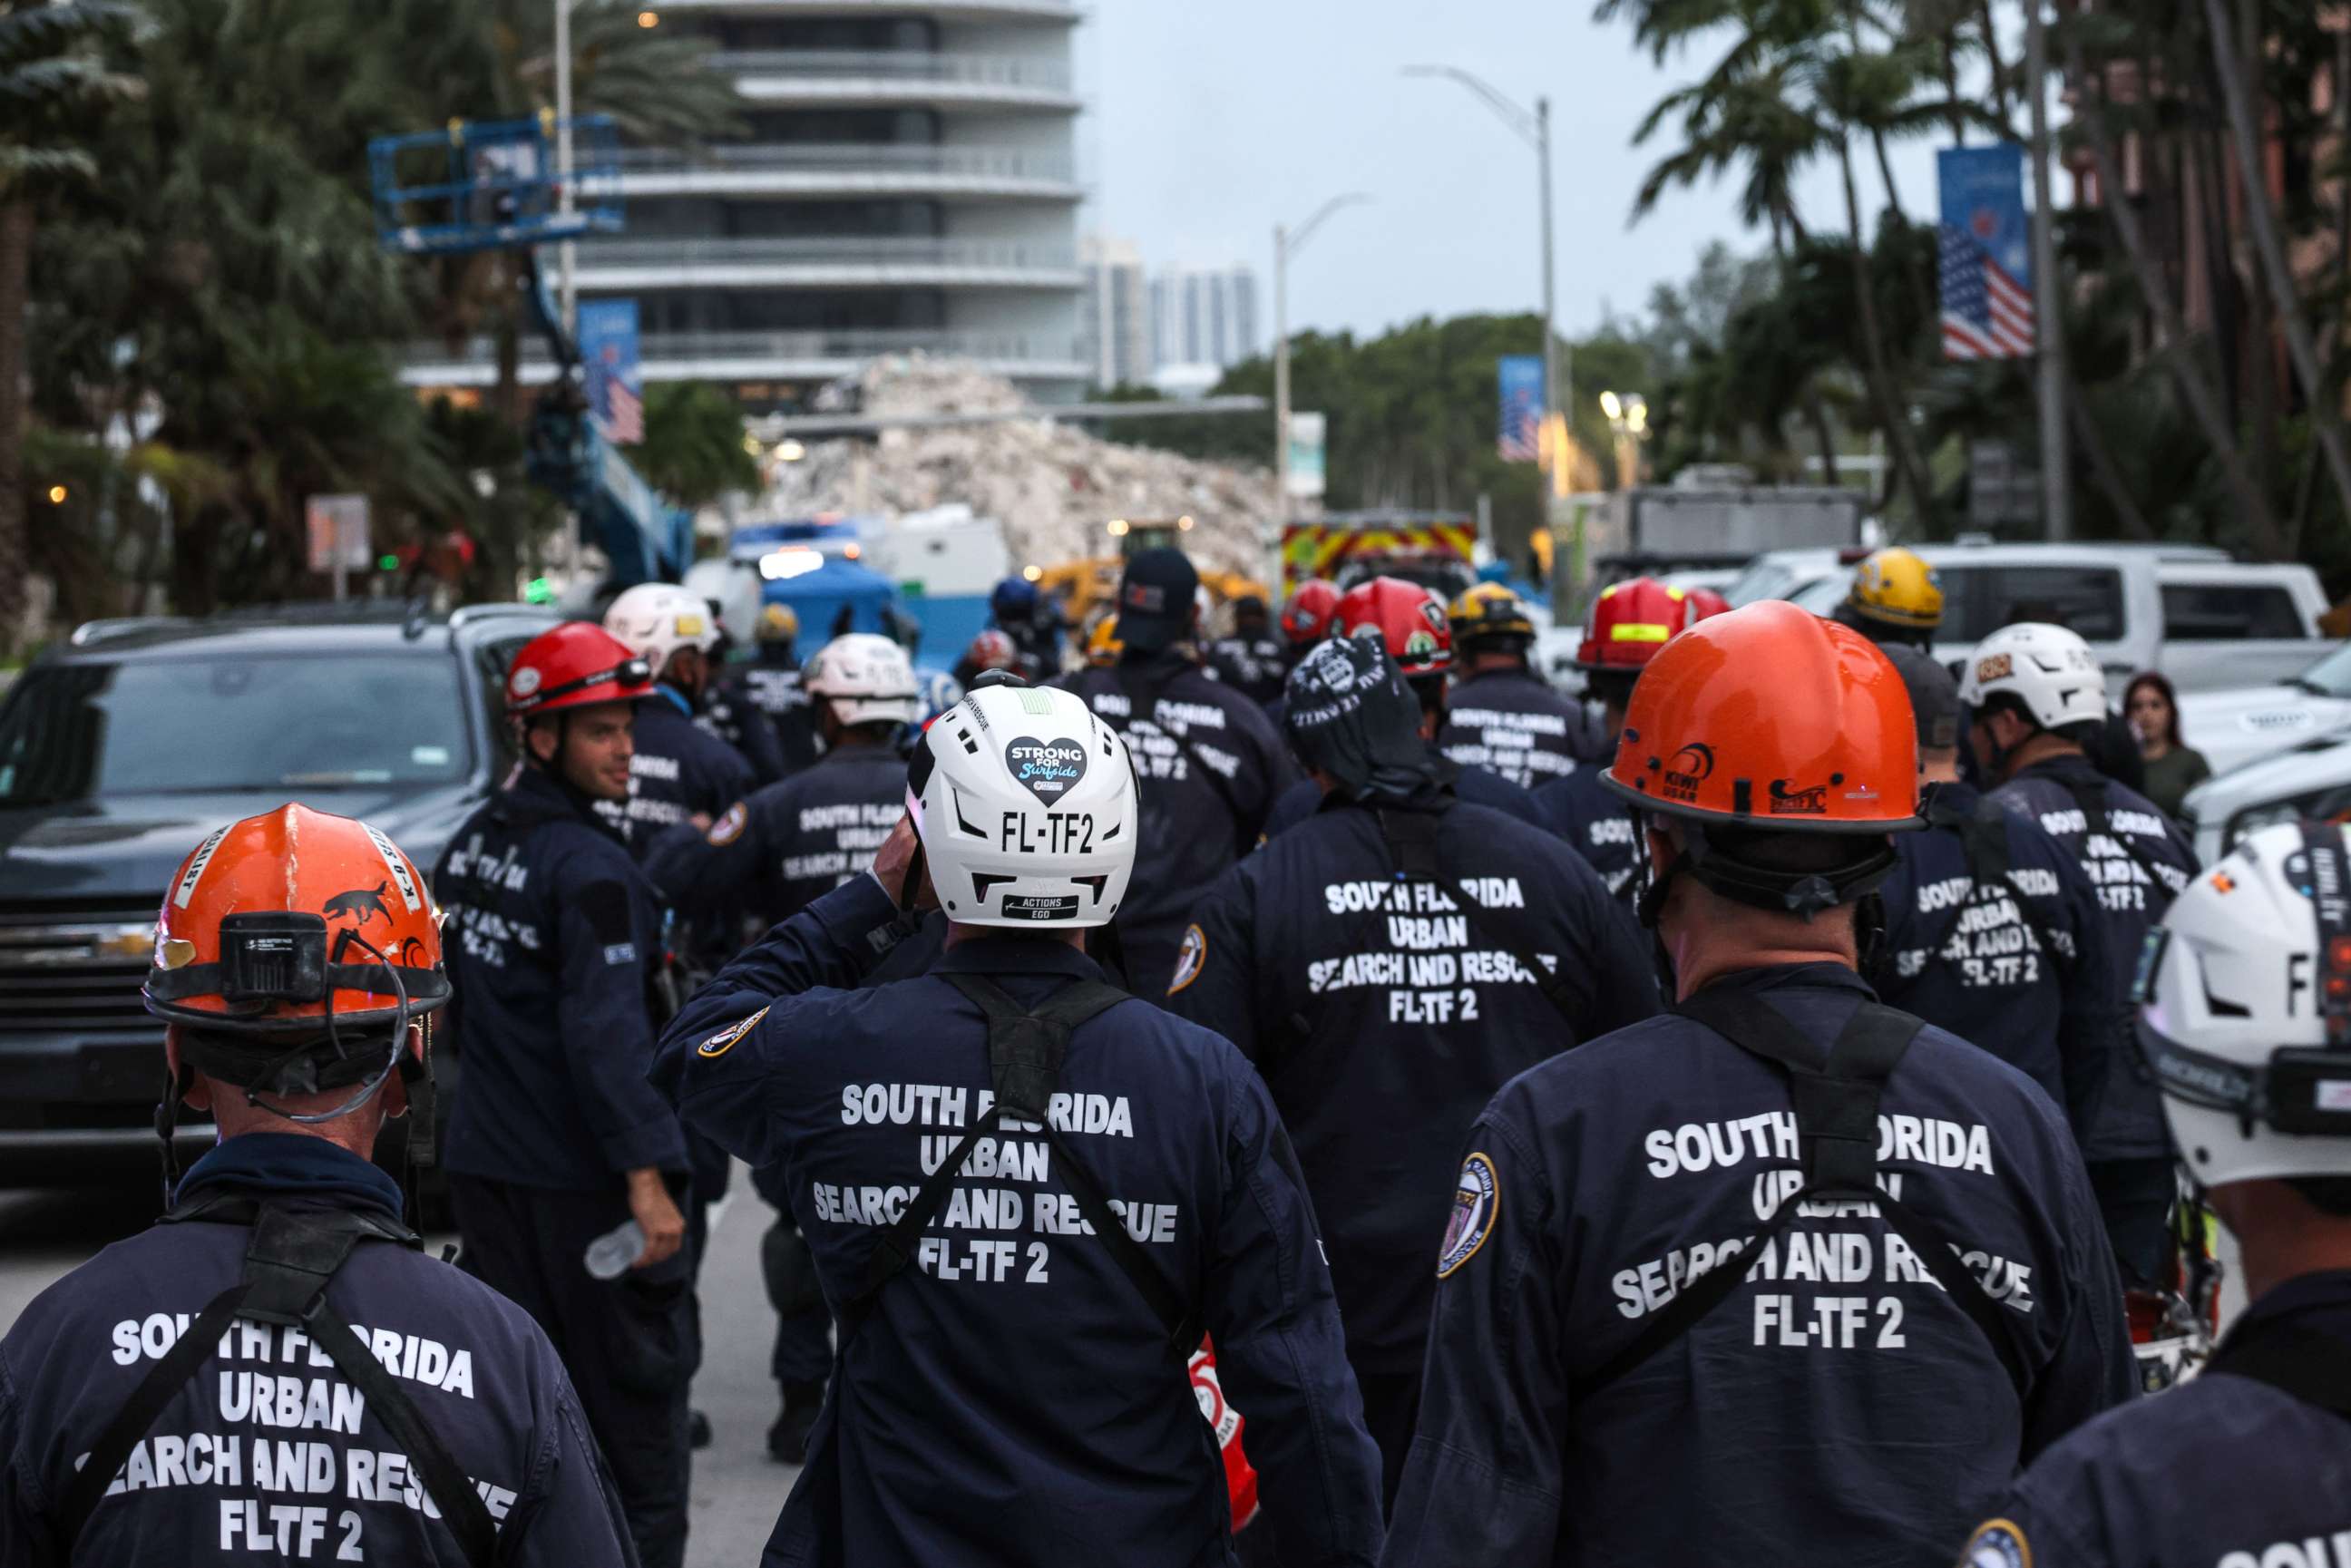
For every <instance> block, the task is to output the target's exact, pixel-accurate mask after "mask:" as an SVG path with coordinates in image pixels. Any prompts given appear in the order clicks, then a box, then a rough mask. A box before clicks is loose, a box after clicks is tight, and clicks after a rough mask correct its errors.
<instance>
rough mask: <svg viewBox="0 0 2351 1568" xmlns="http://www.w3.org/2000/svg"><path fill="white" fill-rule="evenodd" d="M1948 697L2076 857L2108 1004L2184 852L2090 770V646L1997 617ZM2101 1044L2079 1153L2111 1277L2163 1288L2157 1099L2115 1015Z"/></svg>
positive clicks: (2163, 1141) (2125, 990) (2099, 715)
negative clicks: (2101, 1220)
mask: <svg viewBox="0 0 2351 1568" xmlns="http://www.w3.org/2000/svg"><path fill="white" fill-rule="evenodd" d="M1959 700H1960V701H1961V702H1962V703H1964V704H1966V705H1967V706H1968V708H1969V711H1970V715H1971V718H1972V722H1971V724H1970V729H1969V741H1970V745H1971V746H1972V747H1974V749H1975V753H1976V759H1977V761H1978V763H1979V764H1980V766H1981V767H1982V768H1983V769H1984V770H1985V772H1986V774H1987V776H1989V777H1990V778H1992V779H1996V780H1998V781H1999V783H1998V786H1997V787H1996V788H1995V789H1992V790H1991V794H1992V797H1993V798H1994V799H1995V800H1999V801H2000V803H2001V805H2003V806H2006V807H2007V808H2008V809H2009V810H2013V811H2019V812H2022V813H2023V814H2025V815H2026V816H2028V817H2032V818H2034V819H2037V820H2038V821H2039V822H2040V824H2041V826H2042V827H2043V828H2045V829H2047V830H2048V831H2049V832H2050V833H2051V834H2052V835H2053V837H2055V838H2056V840H2057V841H2058V842H2059V843H2061V844H2063V845H2064V847H2065V849H2066V850H2067V851H2068V852H2070V853H2072V854H2073V855H2074V857H2075V858H2076V859H2077V860H2078V861H2079V862H2081V866H2082V871H2083V873H2084V874H2085V876H2086V877H2087V879H2088V880H2089V882H2090V883H2091V885H2092V886H2093V888H2094V889H2095V892H2096V894H2097V900H2098V904H2099V908H2100V911H2101V920H2102V922H2103V924H2104V925H2105V952H2106V956H2107V961H2108V963H2109V965H2110V966H2111V967H2112V976H2113V993H2114V995H2115V997H2116V998H2117V1001H2118V1003H2119V998H2123V997H2126V996H2127V995H2128V994H2129V990H2130V985H2131V981H2132V978H2133V976H2134V972H2135V970H2136V968H2137V963H2138V954H2139V950H2140V948H2141V947H2143V946H2145V945H2146V940H2147V932H2148V931H2149V930H2151V929H2152V928H2153V927H2154V926H2155V925H2156V924H2157V922H2158V921H2159V920H2161V919H2162V918H2163V912H2164V910H2165V909H2166V908H2167V907H2168V905H2169V904H2170V903H2171V900H2172V899H2173V898H2174V897H2175V896H2176V895H2177V894H2179V890H2180V889H2181V888H2183V887H2186V886H2187V885H2188V880H2189V877H2190V876H2192V875H2194V874H2195V869H2196V855H2195V852H2194V850H2192V849H2191V848H2190V847H2189V842H2188V840H2187V837H2186V835H2185V834H2183V833H2182V832H2181V831H2180V830H2179V827H2178V826H2177V825H2175V824H2174V823H2173V822H2172V821H2171V820H2170V819H2169V818H2168V817H2166V816H2165V815H2164V814H2163V812H2162V811H2161V810H2158V809H2157V807H2156V806H2155V805H2154V804H2153V803H2152V802H2151V801H2149V800H2147V798H2146V797H2144V796H2142V795H2137V794H2135V793H2133V792H2132V791H2131V790H2129V789H2125V788H2124V787H2123V786H2122V785H2120V784H2117V783H2115V782H2114V781H2113V780H2111V779H2107V778H2106V777H2105V776H2104V775H2103V774H2101V773H2099V772H2098V770H2097V769H2096V768H2094V767H2093V766H2092V765H2091V763H2090V760H2089V758H2087V757H2086V756H2085V754H2084V751H2083V747H2084V746H2085V744H2086V743H2087V742H2088V741H2089V740H2090V739H2091V738H2092V737H2095V735H2096V734H2097V733H2098V731H2099V728H2100V727H2101V726H2103V724H2104V723H2105V718H2106V677H2105V671H2104V670H2102V669H2100V668H2099V665H2098V660H2097V655H2096V654H2095V653H2092V652H2091V651H2090V646H2089V644H2088V643H2085V642H2083V641H2082V639H2081V638H2080V637H2078V636H2076V635H2074V633H2073V632H2069V631H2067V630H2065V629H2064V627H2062V626H2049V625H2043V624H2040V623H2037V622H2024V623H2022V624H2019V625H2015V626H2006V627H2002V628H2001V630H2000V631H1998V632H1993V633H1992V634H1991V636H1990V637H1987V638H1985V639H1984V641H1983V642H1982V643H1980V645H1979V646H1978V647H1977V649H1976V651H1975V653H1973V655H1971V656H1970V658H1969V660H1968V662H1967V667H1966V670H1965V671H1964V673H1963V674H1962V677H1961V680H1960V685H1959ZM2102 1056H2103V1061H2101V1062H2100V1063H2099V1064H2098V1065H2097V1067H2096V1069H2095V1073H2094V1075H2093V1082H2091V1083H2090V1085H2089V1086H2088V1090H2087V1099H2088V1104H2087V1106H2086V1108H2085V1111H2084V1112H2083V1113H2082V1120H2083V1124H2082V1125H2081V1126H2080V1133H2081V1138H2082V1157H2083V1158H2084V1159H2085V1160H2086V1161H2088V1162H2089V1166H2090V1180H2091V1181H2092V1183H2093V1184H2095V1186H2096V1187H2097V1190H2098V1204H2099V1207H2100V1210H2101V1211H2102V1212H2103V1213H2104V1214H2105V1222H2106V1233H2107V1234H2108V1235H2109V1236H2110V1237H2112V1238H2113V1239H2114V1244H2115V1256H2116V1259H2117V1260H2119V1261H2120V1262H2121V1264H2122V1275H2123V1283H2124V1284H2125V1285H2126V1287H2128V1288H2129V1289H2131V1290H2133V1291H2139V1292H2146V1293H2149V1294H2162V1293H2167V1292H2168V1291H2171V1290H2172V1289H2173V1288H2174V1279H2175V1275H2176V1270H2177V1248H2176V1244H2175V1242H2174V1240H2173V1237H2172V1231H2171V1228H2170V1225H2169V1223H2168V1221H2169V1219H2170V1217H2171V1209H2172V1205H2173V1203H2174V1201H2175V1199H2176V1196H2177V1192H2178V1183H2177V1181H2176V1180H2175V1179H2174V1176H2173V1174H2172V1158H2171V1145H2170V1140H2169V1138H2168V1135H2167V1134H2166V1132H2165V1129H2164V1122H2163V1107H2162V1103H2161V1099H2160V1096H2159V1094H2158V1091H2157V1089H2156V1085H2155V1080H2154V1079H2153V1077H2152V1076H2150V1075H2149V1074H2148V1073H2147V1071H2146V1070H2145V1068H2144V1066H2143V1065H2142V1064H2141V1063H2140V1062H2139V1061H2138V1060H2137V1052H2135V1051H2132V1050H2131V1048H2130V1039H2129V1035H2128V1032H2127V1030H2126V1027H2125V1020H2124V1019H2122V1018H2121V1017H2120V1015H2119V1014H2117V1017H2116V1024H2115V1027H2114V1029H2113V1030H2110V1031H2109V1034H2108V1037H2107V1040H2106V1049H2105V1051H2103V1053H2102Z"/></svg>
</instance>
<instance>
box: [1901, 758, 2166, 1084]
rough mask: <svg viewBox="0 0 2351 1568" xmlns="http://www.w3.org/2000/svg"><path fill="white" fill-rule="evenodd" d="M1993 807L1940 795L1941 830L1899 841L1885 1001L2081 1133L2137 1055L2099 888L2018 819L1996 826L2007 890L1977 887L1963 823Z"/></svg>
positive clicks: (2012, 815) (2009, 816)
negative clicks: (1966, 1048)
mask: <svg viewBox="0 0 2351 1568" xmlns="http://www.w3.org/2000/svg"><path fill="white" fill-rule="evenodd" d="M1979 799H1980V797H1979V796H1978V795H1977V793H1976V791H1975V789H1973V788H1972V787H1970V786H1969V785H1966V784H1938V785H1937V786H1936V787H1935V792H1934V794H1933V796H1932V797H1931V800H1930V808H1929V809H1930V815H1929V819H1928V828H1927V831H1924V832H1918V833H1897V834H1896V835H1895V838H1894V847H1895V849H1896V851H1897V852H1899V853H1900V855H1901V862H1900V863H1899V864H1897V865H1896V867H1895V868H1894V874H1893V875H1891V876H1889V877H1887V878H1886V882H1885V883H1884V884H1883V886H1882V888H1881V890H1880V894H1881V896H1882V897H1883V898H1884V900H1885V904H1886V942H1885V958H1884V961H1883V963H1882V965H1881V967H1880V970H1879V972H1878V973H1877V974H1876V976H1874V978H1875V979H1876V984H1877V994H1878V998H1879V999H1880V1000H1882V1001H1884V1002H1885V1003H1886V1006H1888V1007H1893V1008H1899V1009H1902V1010H1903V1011H1904V1012H1906V1013H1909V1014H1912V1015H1913V1016H1915V1017H1917V1018H1922V1019H1933V1020H1934V1021H1935V1023H1936V1024H1937V1025H1938V1026H1939V1027H1940V1028H1943V1029H1947V1030H1950V1031H1951V1032H1952V1033H1953V1034H1955V1035H1958V1036H1959V1038H1960V1039H1961V1040H1967V1041H1968V1042H1969V1043H1970V1044H1973V1045H1980V1046H1981V1047H1983V1048H1984V1049H1985V1050H1986V1051H1991V1053H1992V1054H1993V1055H1994V1056H1997V1057H1999V1058H2000V1059H2001V1061H2005V1062H2007V1063H2008V1064H2009V1065H2010V1066H2011V1067H2013V1068H2015V1069H2017V1070H2018V1071H2021V1072H2022V1073H2023V1074H2024V1075H2025V1076H2026V1077H2028V1078H2030V1079H2032V1081H2033V1082H2035V1083H2038V1084H2040V1085H2041V1087H2042V1089H2043V1091H2044V1092H2046V1093H2047V1094H2048V1096H2049V1097H2050V1098H2051V1099H2052V1100H2054V1101H2055V1102H2057V1103H2058V1104H2060V1105H2063V1106H2064V1107H2065V1108H2066V1113H2067V1115H2068V1117H2069V1119H2071V1120H2072V1121H2073V1123H2074V1126H2075V1128H2076V1130H2077V1131H2078V1130H2079V1129H2081V1128H2082V1127H2083V1125H2084V1118H2085V1116H2086V1115H2087V1113H2089V1111H2090V1109H2091V1106H2092V1103H2093V1102H2094V1101H2095V1097H2096V1094H2097V1086H2098V1083H2099V1081H2100V1080H2101V1079H2102V1078H2103V1077H2104V1075H2105V1071H2106V1067H2107V1061H2106V1058H2107V1056H2108V1053H2110V1052H2111V1051H2116V1050H2132V1049H2136V1046H2135V1045H2133V1044H2131V1043H2130V1042H2129V1041H2128V1040H2127V1038H2126V1034H2125V1028H2126V1025H2125V1019H2124V1009H2123V998H2122V996H2121V994H2120V993H2119V992H2117V991H2116V989H2115V973H2116V968H2117V966H2116V963H2115V962H2114V960H2113V958H2112V956H2110V955H2109V954H2108V953H2107V952H2106V941H2107V930H2106V921H2105V915H2104V913H2103V912H2102V911H2101V910H2100V909H2099V908H2098V894H2097V889H2095V887H2093V886H2091V885H2090V882H2089V879H2088V878H2087V877H2085V876H2084V875H2083V874H2082V865H2081V862H2080V861H2078V860H2076V859H2075V858H2074V855H2073V854H2071V853H2070V852H2068V851H2067V850H2066V848H2065V846H2064V845H2063V844H2061V843H2059V842H2058V841H2056V840H2055V839H2053V838H2052V837H2051V836H2050V835H2049V834H2048V833H2047V832H2045V831H2043V830H2042V827H2041V825H2040V824H2039V823H2038V822H2035V821H2032V819H2031V818H2029V817H2025V816H2022V815H2019V814H2018V813H2016V812H2014V811H2008V810H2003V811H2002V812H2001V821H2000V822H1999V823H1998V824H1996V826H1997V827H1998V829H1999V830H2000V831H2001V832H2002V834H2003V835H2004V836H2005V838H2006V841H2007V843H2008V867H2009V870H2008V878H2007V881H2006V883H2004V884H2003V883H1992V884H1991V885H1989V886H1982V887H1979V886H1977V885H1976V884H1975V883H1972V882H1970V880H1969V877H1968V853H1967V846H1966V841H1965V840H1964V839H1963V838H1962V837H1961V830H1960V828H1959V825H1958V824H1959V822H1960V821H1965V820H1966V819H1967V818H1968V817H1969V815H1970V813H1971V812H1973V811H1974V810H1975V808H1976V802H1977V800H1979Z"/></svg>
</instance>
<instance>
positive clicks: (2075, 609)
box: [1730, 541, 2334, 768]
mask: <svg viewBox="0 0 2351 1568" xmlns="http://www.w3.org/2000/svg"><path fill="white" fill-rule="evenodd" d="M1911 548H1912V549H1916V550H1917V552H1918V554H1919V555H1920V556H1921V557H1923V558H1924V559H1925V560H1926V561H1927V564H1928V565H1929V566H1931V567H1933V568H1934V569H1935V575H1936V577H1937V579H1938V580H1939V581H1940V582H1941V584H1942V588H1943V630H1942V634H1941V635H1940V636H1939V637H1938V638H1937V639H1936V643H1935V656H1936V657H1937V658H1938V659H1942V660H1945V661H1947V662H1954V663H1955V662H1956V661H1959V660H1963V659H1965V658H1966V657H1967V655H1968V653H1970V650H1972V649H1973V648H1974V647H1975V645H1976V644H1977V643H1980V642H1981V641H1982V640H1983V639H1984V638H1986V637H1989V636H1990V635H1991V634H1992V633H1993V632H1997V631H1999V630H2000V629H2001V627H2002V626H2006V625H2009V624H2011V623H2012V622H2018V621H2049V622H2055V623H2056V624H2058V625H2060V626H2066V627H2071V628H2072V629H2073V630H2074V631H2075V632H2079V633H2081V635H2082V638H2083V640H2084V641H2085V642H2087V643H2089V644H2090V647H2091V649H2092V650H2093V651H2094V652H2095V653H2096V654H2097V655H2098V662H2099V664H2102V665H2104V666H2105V671H2106V674H2107V677H2108V680H2109V683H2110V685H2111V686H2112V693H2111V695H2113V697H2114V698H2115V700H2116V703H2119V702H2120V701H2121V699H2122V688H2123V683H2124V682H2126V681H2127V680H2128V679H2129V678H2130V677H2131V676H2133V675H2135V674H2138V673H2139V672H2140V671H2142V670H2159V671H2161V672H2162V673H2163V674H2167V675H2168V676H2170V677H2171V682H2172V684H2173V685H2175V686H2177V687H2178V688H2179V690H2180V691H2181V692H2183V693H2187V692H2204V691H2218V690H2222V689H2228V688H2242V687H2248V686H2265V687H2266V686H2271V685H2272V683H2274V682H2278V681H2283V680H2284V679H2286V678H2287V677H2289V676H2292V675H2294V674H2298V673H2299V672H2301V671H2302V670H2303V669H2304V668H2306V667H2307V666H2308V665H2310V664H2313V663H2314V662H2315V661H2316V660H2317V659H2318V658H2319V657H2320V655H2322V654H2324V653H2326V652H2328V651H2329V650H2330V649H2331V648H2332V647H2333V646H2334V644H2333V643H2330V642H2328V641H2327V640H2325V637H2324V635H2323V634H2322V633H2321V632H2320V631H2319V629H2318V617H2319V616H2320V615H2321V614H2323V613H2324V612H2325V609H2326V598H2325V594H2324V593H2323V592H2321V591H2320V590H2319V586H2318V574H2317V573H2316V572H2314V571H2313V570H2311V569H2310V568H2308V567H2306V566H2302V565H2298V564H2294V563H2292V562H2284V563H2274V564H2272V563H2262V564H2252V563H2247V562H2243V561H2233V560H2231V559H2229V558H2228V556H2227V555H2225V554H2223V553H2222V552H2221V551H2220V550H2217V549H2212V548H2211V547H2210V546H2206V545H2137V544H2117V543H2099V544H2081V545H2046V544H1992V543H1989V542H1974V541H1962V542H1960V543H1957V544H1948V545H1914V546H1912V547H1911ZM1844 554H1846V555H1850V554H1851V552H1844ZM1852 578H1853V569H1852V565H1851V564H1850V561H1848V560H1846V559H1840V557H1839V554H1838V553H1837V552H1832V551H1828V550H1807V551H1796V550H1791V551H1787V552H1785V553H1784V554H1782V552H1777V551H1775V552H1771V554H1767V555H1761V556H1758V557H1756V558H1755V560H1754V561H1753V562H1752V563H1750V566H1749V569H1748V570H1747V572H1746V573H1745V574H1744V576H1743V578H1742V580H1741V583H1740V585H1734V586H1733V588H1732V589H1731V590H1730V600H1731V602H1732V603H1734V604H1739V603H1744V602H1746V601H1748V600H1749V599H1759V598H1761V599H1790V600H1793V601H1795V602H1796V603H1798V604H1801V605H1802V606H1803V607H1804V608H1805V609H1807V610H1811V611H1813V612H1816V613H1819V614H1823V615H1825V614H1827V613H1828V612H1830V611H1831V610H1833V609H1834V608H1835V607H1836V603H1837V601H1839V600H1841V599H1843V598H1844V594H1845V590H1846V587H1847V586H1848V585H1849V584H1850V582H1851V581H1852ZM1756 589H1761V590H1762V591H1760V592H1759V591H1754V590H1756ZM2185 706H2186V705H2185V703H2184V702H2183V704H2182V707H2183V712H2184V710H2185ZM2285 738H2287V739H2292V738H2293V737H2292V736H2288V737H2285ZM2187 739H2188V743H2189V745H2191V746H2198V745H2200V742H2199V741H2198V740H2197V738H2196V737H2195V736H2194V735H2193V734H2189V735H2188V737H2187ZM2212 765H2213V766H2214V767H2215V768H2219V767H2220V766H2221V762H2220V758H2217V757H2216V758H2213V759H2212Z"/></svg>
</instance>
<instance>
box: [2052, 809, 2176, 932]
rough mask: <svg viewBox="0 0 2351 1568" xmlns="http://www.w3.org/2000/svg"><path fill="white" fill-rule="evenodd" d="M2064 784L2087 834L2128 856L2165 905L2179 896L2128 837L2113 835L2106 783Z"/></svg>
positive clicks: (2153, 863)
mask: <svg viewBox="0 0 2351 1568" xmlns="http://www.w3.org/2000/svg"><path fill="white" fill-rule="evenodd" d="M2064 785H2065V789H2066V792H2067V793H2068V794H2070V795H2072V796H2073V797H2074V805H2076V806H2078V807H2080V808H2081V810H2082V818H2083V821H2085V822H2086V823H2087V824H2088V828H2089V831H2091V832H2093V833H2104V834H2105V836H2106V837H2107V838H2110V839H2112V840H2113V841H2115V843H2116V845H2117V846H2118V847H2119V848H2120V849H2121V850H2122V852H2123V853H2125V854H2126V855H2128V856H2130V858H2131V861H2132V862H2133V863H2134V864H2136V865H2137V867H2138V869H2139V870H2141V871H2143V872H2145V873H2147V881H2148V882H2149V883H2152V884H2153V885H2154V887H2155V889H2156V891H2157V892H2158V894H2161V895H2162V897H2163V898H2164V900H2165V902H2167V903H2168V902H2169V901H2170V900H2171V899H2173V898H2175V897H2177V896H2179V894H2178V892H2177V890H2175V889H2174V888H2173V887H2172V885H2171V884H2170V883H2168V882H2166V881H2164V880H2163V873H2162V872H2160V871H2158V870H2157V869H2156V864H2155V862H2153V861H2151V860H2149V859H2147V856H2146V855H2145V854H2144V853H2143V852H2141V851H2140V850H2139V847H2138V845H2137V843H2136V842H2134V841H2132V839H2131V837H2130V835H2128V834H2126V833H2118V832H2116V831H2115V830H2114V824H2113V823H2112V822H2110V821H2108V820H2107V818H2106V781H2105V779H2065V780H2064ZM2174 869H2175V870H2176V869H2177V868H2174ZM2149 913H2150V914H2151V913H2153V911H2149Z"/></svg>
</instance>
